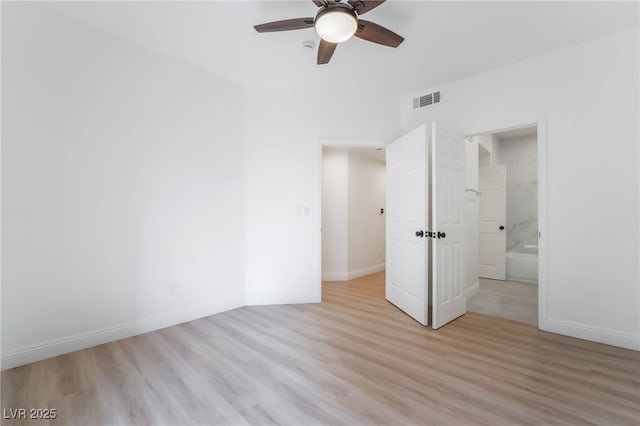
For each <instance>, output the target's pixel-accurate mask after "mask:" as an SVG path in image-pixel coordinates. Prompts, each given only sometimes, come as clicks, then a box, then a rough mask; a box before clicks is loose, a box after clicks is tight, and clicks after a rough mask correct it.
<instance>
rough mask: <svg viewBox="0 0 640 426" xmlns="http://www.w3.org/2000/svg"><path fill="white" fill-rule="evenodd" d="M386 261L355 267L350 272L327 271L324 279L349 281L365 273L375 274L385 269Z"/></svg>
mask: <svg viewBox="0 0 640 426" xmlns="http://www.w3.org/2000/svg"><path fill="white" fill-rule="evenodd" d="M385 265H386V264H385V263H379V264H377V265H372V266H367V267H365V268H360V269H355V270H353V271H348V272H327V273H323V274H322V281H349V280H352V279H354V278H360V277H364V276H365V275H369V274H374V273H376V272H380V271H384V268H385Z"/></svg>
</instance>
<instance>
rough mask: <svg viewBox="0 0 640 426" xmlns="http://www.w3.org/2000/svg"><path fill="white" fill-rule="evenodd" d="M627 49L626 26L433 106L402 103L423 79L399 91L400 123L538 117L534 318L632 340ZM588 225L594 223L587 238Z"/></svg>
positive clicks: (634, 110) (634, 137)
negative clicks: (541, 272)
mask: <svg viewBox="0 0 640 426" xmlns="http://www.w3.org/2000/svg"><path fill="white" fill-rule="evenodd" d="M639 52H640V46H639V34H638V28H637V27H636V28H635V29H633V30H628V31H624V32H620V33H616V34H614V35H611V36H609V37H605V38H602V39H598V40H595V41H592V42H589V43H585V44H581V45H578V46H575V47H572V48H569V49H564V50H561V51H557V52H554V53H551V54H547V55H544V56H540V57H537V58H533V59H530V60H527V61H524V62H521V63H517V64H514V65H510V66H507V67H504V68H500V69H497V70H495V71H492V72H488V73H485V74H482V75H478V76H475V77H472V78H468V79H465V80H460V81H456V82H452V83H450V84H445V85H442V86H439V87H438V88H437V89H438V90H440V91H441V94H442V102H441V103H440V104H438V105H437V106H434V107H428V108H424V109H420V110H416V111H414V110H412V109H411V99H412V97H415V96H417V95H418V94H420V93H429V92H431V91H433V88H431V89H426V90H424V91H420V92H418V93H414V94H410V95H408V96H406V97H404V98H403V100H402V104H403V111H404V114H403V128H404V129H405V130H409V129H411V128H413V127H415V126H417V125H418V124H420V123H424V122H428V121H431V120H436V121H438V122H440V123H441V125H443V126H451V127H457V128H458V129H461V130H462V131H463V132H464V133H465V134H478V133H481V132H486V131H491V130H498V129H504V128H508V127H512V126H515V125H517V124H520V125H523V124H531V123H533V122H535V121H537V120H539V119H543V120H544V123H545V126H544V127H545V128H546V133H545V134H544V135H542V136H544V137H545V138H546V146H547V157H546V167H547V169H546V178H547V180H548V183H547V185H546V194H547V195H546V196H547V206H548V210H547V217H546V220H547V222H546V235H545V229H542V230H541V231H542V233H543V237H542V238H546V244H547V248H548V256H547V273H546V284H547V285H546V288H545V289H543V288H541V289H540V291H541V293H540V296H541V297H542V298H543V302H542V303H541V305H542V306H546V311H541V312H540V313H541V315H540V318H539V325H540V327H541V328H542V329H545V330H549V331H554V332H558V333H562V334H568V335H572V336H576V337H581V338H586V339H591V340H596V341H601V342H605V343H610V344H614V345H620V346H626V347H632V348H636V349H640V284H639V266H638V265H639V263H638V259H639V258H640V253H639V241H640V240H639V231H640V230H639V222H640V221H639V217H640V209H639V192H640V191H639V181H640V178H639V176H638V173H639V172H638V171H639V169H640V167H639V166H640V165H639V153H638V147H639V145H640V144H639V140H640V132H639V126H638V116H639V115H640V111H639V107H638V103H639V102H638V93H639V89H640V87H639V81H638V75H640V69H639V65H638V63H639V55H640V53H639ZM594 96H596V98H597V101H594ZM538 136H539V137H540V136H541V135H540V134H539V135H538ZM541 221H542V218H541ZM541 225H542V223H541ZM594 228H598V229H602V230H604V232H601V233H599V234H598V238H597V239H596V238H594V235H593V232H590V231H592V230H593V229H594ZM542 279H543V278H541V280H542ZM544 301H546V303H544Z"/></svg>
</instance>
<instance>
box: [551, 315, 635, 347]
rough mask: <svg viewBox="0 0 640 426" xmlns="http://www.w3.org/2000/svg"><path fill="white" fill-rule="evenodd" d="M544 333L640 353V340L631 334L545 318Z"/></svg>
mask: <svg viewBox="0 0 640 426" xmlns="http://www.w3.org/2000/svg"><path fill="white" fill-rule="evenodd" d="M544 330H545V331H548V332H551V333H557V334H562V335H565V336H571V337H576V338H578V339H584V340H590V341H593V342H599V343H605V344H607V345H613V346H619V347H622V348H627V349H632V350H636V351H640V338H639V337H638V336H637V335H634V334H631V333H621V332H619V331H615V330H610V329H605V328H599V327H591V326H588V325H584V324H578V323H575V322H571V321H563V320H559V319H555V318H547V319H546V324H545V328H544Z"/></svg>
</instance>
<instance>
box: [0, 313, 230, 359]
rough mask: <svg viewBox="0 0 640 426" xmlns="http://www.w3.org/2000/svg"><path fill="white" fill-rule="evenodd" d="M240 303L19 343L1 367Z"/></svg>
mask: <svg viewBox="0 0 640 426" xmlns="http://www.w3.org/2000/svg"><path fill="white" fill-rule="evenodd" d="M241 306H242V304H241V303H236V304H230V305H227V306H201V307H198V308H195V309H190V310H188V311H186V312H185V311H175V312H171V313H168V314H161V315H157V316H154V317H149V318H144V319H140V320H136V321H131V322H128V323H122V324H118V325H114V326H110V327H104V328H100V329H97V330H92V331H88V332H84V333H77V334H73V335H70V336H65V337H61V338H57V339H51V340H47V341H45V342H40V343H36V344H32V345H27V346H22V347H20V348H17V349H13V350H10V351H7V352H3V353H2V356H1V357H2V361H1V367H2V370H6V369H8V368H13V367H18V366H20V365H24V364H29V363H32V362H36V361H40V360H43V359H47V358H51V357H54V356H58V355H63V354H66V353H70V352H75V351H78V350H81V349H86V348H90V347H92V346H97V345H102V344H104V343H108V342H113V341H116V340H120V339H125V338H127V337H131V336H135V335H138V334H142V333H148V332H150V331H154V330H159V329H162V328H165V327H170V326H172V325H176V324H181V323H184V322H189V321H193V320H195V319H198V318H204V317H208V316H210V315H214V314H217V313H220V312H224V311H229V310H231V309H235V308H239V307H241Z"/></svg>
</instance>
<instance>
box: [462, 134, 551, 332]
mask: <svg viewBox="0 0 640 426" xmlns="http://www.w3.org/2000/svg"><path fill="white" fill-rule="evenodd" d="M537 136H538V135H537V126H535V125H534V126H529V127H521V128H517V129H511V130H506V131H500V132H494V133H488V134H481V135H475V136H472V137H471V138H470V139H471V140H470V141H469V139H468V142H469V143H471V146H472V149H476V147H477V150H478V153H477V181H476V183H477V192H476V193H475V195H476V197H477V222H476V223H477V249H478V257H477V259H478V260H477V266H478V269H477V275H478V291H477V292H476V294H475V295H474V296H472V297H471V298H470V299H469V300H468V310H469V311H472V312H479V313H484V314H488V315H494V316H498V317H502V318H508V319H513V320H516V321H521V322H525V323H529V324H532V325H537V324H538V287H537V285H538V238H539V230H538V211H539V203H538V161H537V160H538V154H537V153H538V146H537V145H538V138H537ZM468 161H472V160H469V159H468ZM467 172H468V173H469V172H471V173H474V172H475V171H474V170H473V169H472V170H471V171H470V170H469V167H468V170H467ZM472 216H473V215H472Z"/></svg>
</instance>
